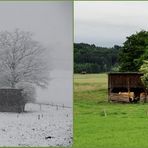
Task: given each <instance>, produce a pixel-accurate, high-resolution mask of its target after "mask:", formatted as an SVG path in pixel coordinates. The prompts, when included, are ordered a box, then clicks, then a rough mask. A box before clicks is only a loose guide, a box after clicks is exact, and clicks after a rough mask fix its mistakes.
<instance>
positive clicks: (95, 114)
mask: <svg viewBox="0 0 148 148" xmlns="http://www.w3.org/2000/svg"><path fill="white" fill-rule="evenodd" d="M80 147H84V148H88V147H98V148H119V147H121V148H139V147H142V148H148V104H142V103H141V104H117V103H116V104H113V103H108V102H107V75H106V74H86V75H79V74H75V75H74V148H80Z"/></svg>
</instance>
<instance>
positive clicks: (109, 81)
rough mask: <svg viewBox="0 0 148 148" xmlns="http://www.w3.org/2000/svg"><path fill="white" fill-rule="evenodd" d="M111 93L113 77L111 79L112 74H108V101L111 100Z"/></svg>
mask: <svg viewBox="0 0 148 148" xmlns="http://www.w3.org/2000/svg"><path fill="white" fill-rule="evenodd" d="M110 94H111V79H110V74H108V102H110V101H111V99H110Z"/></svg>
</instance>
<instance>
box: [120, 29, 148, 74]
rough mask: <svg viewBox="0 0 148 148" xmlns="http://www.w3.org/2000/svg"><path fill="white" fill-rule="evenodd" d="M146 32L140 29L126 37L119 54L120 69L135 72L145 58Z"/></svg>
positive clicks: (147, 42)
mask: <svg viewBox="0 0 148 148" xmlns="http://www.w3.org/2000/svg"><path fill="white" fill-rule="evenodd" d="M147 46H148V32H147V31H144V30H142V31H140V32H137V33H136V34H132V35H131V36H129V37H127V40H126V41H125V42H124V46H123V47H122V50H121V53H120V55H119V62H120V71H131V72H136V71H138V70H139V68H140V66H141V65H142V63H143V60H144V59H145V58H146V57H145V56H143V55H144V54H145V52H146V51H147Z"/></svg>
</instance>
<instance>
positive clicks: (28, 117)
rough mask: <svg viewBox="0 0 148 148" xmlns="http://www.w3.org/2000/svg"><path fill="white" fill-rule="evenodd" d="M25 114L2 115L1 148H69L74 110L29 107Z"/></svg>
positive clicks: (47, 106) (55, 107)
mask: <svg viewBox="0 0 148 148" xmlns="http://www.w3.org/2000/svg"><path fill="white" fill-rule="evenodd" d="M25 110H26V111H27V112H25V113H20V114H19V113H4V112H3V113H2V112H0V146H70V145H71V144H72V136H73V135H72V129H73V126H72V120H73V119H72V108H63V107H57V106H50V105H41V108H40V106H39V105H38V104H27V105H26V106H25Z"/></svg>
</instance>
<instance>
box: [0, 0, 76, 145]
mask: <svg viewBox="0 0 148 148" xmlns="http://www.w3.org/2000/svg"><path fill="white" fill-rule="evenodd" d="M72 7H73V6H72V2H69V1H61V2H59V1H55V2H54V1H44V2H41V1H34V2H33V1H32V2H29V1H26V2H25V1H22V2H18V1H12V2H10V1H7V2H4V1H1V2H0V22H1V25H0V119H1V120H0V147H6V146H20V147H22V146H23V147H30V146H71V145H72V141H73V101H72V100H73V82H72V79H73V66H72V65H73V56H72V55H73V53H72V51H73V45H72V44H73V33H72V30H73V29H72V15H73V14H72Z"/></svg>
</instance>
